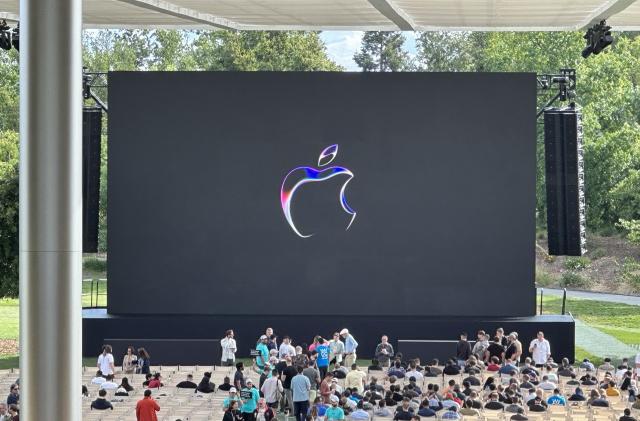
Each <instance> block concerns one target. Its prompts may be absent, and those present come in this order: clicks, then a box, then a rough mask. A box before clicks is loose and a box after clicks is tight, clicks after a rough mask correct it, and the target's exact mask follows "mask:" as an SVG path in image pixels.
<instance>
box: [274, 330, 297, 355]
mask: <svg viewBox="0 0 640 421" xmlns="http://www.w3.org/2000/svg"><path fill="white" fill-rule="evenodd" d="M287 355H288V356H289V357H291V358H293V357H295V356H296V349H295V348H294V347H293V345H291V338H289V337H288V336H285V337H284V338H282V343H281V344H280V349H279V350H278V357H279V358H280V359H281V360H284V359H285V358H286V357H287Z"/></svg>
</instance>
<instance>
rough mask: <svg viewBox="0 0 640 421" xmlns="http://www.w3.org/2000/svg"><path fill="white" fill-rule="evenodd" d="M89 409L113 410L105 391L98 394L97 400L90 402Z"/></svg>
mask: <svg viewBox="0 0 640 421" xmlns="http://www.w3.org/2000/svg"><path fill="white" fill-rule="evenodd" d="M91 409H92V410H93V409H96V410H98V411H104V410H105V409H111V410H113V405H111V402H109V401H108V400H107V391H106V390H104V389H102V390H100V391H99V392H98V398H97V399H96V400H95V401H93V402H91Z"/></svg>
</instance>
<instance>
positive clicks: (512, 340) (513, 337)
mask: <svg viewBox="0 0 640 421" xmlns="http://www.w3.org/2000/svg"><path fill="white" fill-rule="evenodd" d="M507 340H508V341H509V347H508V348H507V350H506V351H505V354H504V357H505V358H508V359H510V360H511V361H515V362H516V364H518V363H519V362H520V356H522V342H520V340H519V339H518V332H511V333H510V334H509V338H507ZM512 345H513V347H514V351H513V352H511V350H510V349H509V348H511V346H512Z"/></svg>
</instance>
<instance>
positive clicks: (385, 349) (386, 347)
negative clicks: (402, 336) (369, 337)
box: [375, 335, 394, 368]
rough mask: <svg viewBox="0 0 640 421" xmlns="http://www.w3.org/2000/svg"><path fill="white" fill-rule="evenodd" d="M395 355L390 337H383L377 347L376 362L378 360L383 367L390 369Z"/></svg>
mask: <svg viewBox="0 0 640 421" xmlns="http://www.w3.org/2000/svg"><path fill="white" fill-rule="evenodd" d="M393 355H394V353H393V345H391V344H390V343H389V337H388V336H387V335H382V338H381V342H380V343H379V344H378V346H376V352H375V357H376V360H378V362H379V363H380V366H381V367H385V368H389V366H390V365H391V358H393Z"/></svg>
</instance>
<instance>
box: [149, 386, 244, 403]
mask: <svg viewBox="0 0 640 421" xmlns="http://www.w3.org/2000/svg"><path fill="white" fill-rule="evenodd" d="M144 396H146V397H149V396H151V390H149V389H147V390H145V391H144ZM231 402H235V401H231Z"/></svg>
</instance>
